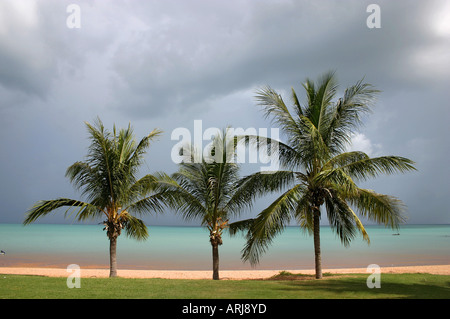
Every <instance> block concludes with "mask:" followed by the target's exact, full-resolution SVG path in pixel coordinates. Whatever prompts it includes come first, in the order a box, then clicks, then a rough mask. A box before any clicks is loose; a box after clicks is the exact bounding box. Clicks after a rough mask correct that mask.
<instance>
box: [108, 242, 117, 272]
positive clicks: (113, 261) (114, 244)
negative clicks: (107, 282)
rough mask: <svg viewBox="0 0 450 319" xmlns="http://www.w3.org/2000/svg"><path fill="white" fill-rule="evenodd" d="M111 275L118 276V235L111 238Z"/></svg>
mask: <svg viewBox="0 0 450 319" xmlns="http://www.w3.org/2000/svg"><path fill="white" fill-rule="evenodd" d="M109 277H117V236H112V237H110V238H109Z"/></svg>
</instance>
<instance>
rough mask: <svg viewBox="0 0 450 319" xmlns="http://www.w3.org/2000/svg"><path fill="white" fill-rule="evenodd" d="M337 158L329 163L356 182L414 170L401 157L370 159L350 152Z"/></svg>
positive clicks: (360, 153) (408, 160) (412, 165)
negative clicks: (381, 175)
mask: <svg viewBox="0 0 450 319" xmlns="http://www.w3.org/2000/svg"><path fill="white" fill-rule="evenodd" d="M338 157H339V158H335V159H333V160H332V161H330V162H329V163H330V164H331V165H332V166H335V167H337V168H335V169H336V170H342V171H344V172H345V173H346V174H348V175H349V176H351V177H352V178H355V179H358V180H367V179H368V178H372V177H377V176H378V175H380V174H386V175H391V174H394V173H397V172H399V173H405V172H408V171H413V170H416V168H415V167H414V164H415V163H414V162H413V161H411V160H410V159H407V158H405V157H401V156H381V157H375V158H370V157H369V156H367V155H366V154H364V153H362V152H350V153H348V154H347V153H343V154H340V155H339V156H338ZM331 171H332V170H331ZM331 171H330V172H331Z"/></svg>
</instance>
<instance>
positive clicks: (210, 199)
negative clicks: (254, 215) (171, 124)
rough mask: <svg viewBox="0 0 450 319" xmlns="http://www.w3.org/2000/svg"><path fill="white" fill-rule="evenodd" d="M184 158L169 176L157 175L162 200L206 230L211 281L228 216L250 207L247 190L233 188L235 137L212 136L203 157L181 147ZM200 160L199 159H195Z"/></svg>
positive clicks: (216, 274) (215, 275)
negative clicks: (207, 231) (243, 191)
mask: <svg viewBox="0 0 450 319" xmlns="http://www.w3.org/2000/svg"><path fill="white" fill-rule="evenodd" d="M184 151H185V152H188V153H189V154H183V156H184V158H185V159H186V160H185V161H183V162H182V163H180V164H179V170H178V171H177V172H176V173H174V174H172V176H170V177H169V176H167V175H165V176H160V177H159V178H158V179H159V180H160V186H161V185H162V188H163V189H164V194H165V195H164V196H165V203H166V205H168V206H170V207H171V208H173V209H175V210H176V212H177V213H180V214H182V216H183V217H184V218H185V219H186V220H199V221H201V225H202V226H205V227H207V229H208V230H209V241H210V243H211V247H212V259H213V280H219V246H220V245H222V243H223V238H222V235H223V231H224V229H226V228H227V227H228V222H229V219H230V218H232V217H236V216H238V214H239V213H240V212H241V211H242V209H243V208H244V207H249V206H250V201H249V198H250V196H248V194H247V193H240V192H239V189H238V188H236V184H237V182H238V180H239V176H238V172H239V166H238V164H237V163H236V160H235V156H236V152H235V151H236V144H235V139H234V137H233V136H231V134H227V131H225V132H222V133H218V134H217V135H215V136H214V138H213V139H212V143H211V147H210V148H209V149H208V152H209V154H208V155H207V156H202V155H198V153H196V152H195V150H194V147H192V146H189V147H188V148H184ZM199 159H200V160H199Z"/></svg>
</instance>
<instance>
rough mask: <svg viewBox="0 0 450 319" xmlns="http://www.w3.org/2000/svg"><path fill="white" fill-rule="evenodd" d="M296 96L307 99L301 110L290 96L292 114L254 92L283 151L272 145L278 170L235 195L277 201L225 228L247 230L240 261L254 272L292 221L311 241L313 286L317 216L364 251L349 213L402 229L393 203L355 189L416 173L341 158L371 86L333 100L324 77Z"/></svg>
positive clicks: (348, 155) (272, 97) (382, 160)
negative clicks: (269, 197)
mask: <svg viewBox="0 0 450 319" xmlns="http://www.w3.org/2000/svg"><path fill="white" fill-rule="evenodd" d="M303 88H304V89H305V93H306V102H305V103H303V104H300V102H299V99H298V97H297V94H296V92H295V91H294V89H292V95H291V98H292V103H293V105H292V111H290V110H289V109H288V107H287V106H286V104H285V102H284V100H283V98H282V97H281V95H279V94H278V93H277V92H276V91H275V90H273V89H272V88H270V87H265V88H262V89H260V90H258V91H257V96H256V98H257V100H258V102H259V104H260V105H261V106H262V107H263V109H264V112H265V115H266V117H272V119H273V121H274V123H276V124H278V125H279V127H280V129H281V130H282V132H283V133H284V135H285V136H286V143H283V142H280V141H278V148H279V152H278V153H279V161H280V164H281V166H282V168H283V169H281V170H279V171H277V172H274V173H273V174H267V172H265V173H261V172H259V173H255V174H252V175H250V176H247V177H245V178H244V179H242V180H241V181H240V183H239V187H240V188H242V189H243V190H244V189H247V190H253V197H256V196H259V195H262V194H265V193H267V192H275V191H278V192H281V193H282V194H281V195H280V196H279V197H278V198H277V199H276V200H275V201H274V202H273V203H272V204H270V205H269V207H267V208H266V209H264V210H263V211H262V212H261V213H259V214H258V216H257V217H256V218H254V219H250V220H246V221H242V222H240V223H234V224H232V225H231V226H232V230H233V232H236V231H238V230H243V229H247V230H248V232H247V243H246V245H245V247H244V249H243V253H242V258H243V259H244V260H249V261H250V262H251V263H252V264H256V263H258V261H259V257H260V255H261V254H262V253H263V252H265V251H266V249H267V248H268V246H269V244H270V243H271V241H272V240H273V238H274V237H275V236H276V235H277V234H278V233H280V232H281V231H282V230H283V229H284V227H285V226H287V225H288V224H289V223H290V222H291V221H296V222H297V223H298V224H299V225H300V226H301V227H302V228H304V229H306V230H308V232H309V233H310V234H313V237H314V252H315V271H316V278H318V279H320V278H322V266H321V250H320V219H321V216H322V213H323V208H325V211H326V214H327V217H328V220H329V223H330V226H331V227H332V229H333V230H334V231H335V232H336V233H337V235H338V236H339V238H340V240H341V242H342V243H343V244H344V245H345V246H347V245H349V243H350V241H351V240H352V239H353V238H354V237H355V236H356V234H357V232H358V231H359V232H360V233H361V234H362V236H363V239H364V240H366V241H367V242H368V243H369V242H370V241H369V236H368V234H367V232H366V230H365V229H364V226H363V224H362V222H361V220H360V219H359V218H358V216H357V214H356V213H355V211H354V210H353V209H356V210H357V211H359V213H360V215H361V216H363V217H365V218H367V219H369V220H372V221H376V222H377V223H383V224H385V225H387V226H390V227H393V228H397V227H398V226H399V224H400V223H401V222H403V221H404V217H403V214H402V211H403V208H404V205H403V203H402V202H401V201H400V200H399V199H397V198H395V197H393V196H389V195H384V194H379V193H377V192H375V191H373V190H369V189H363V188H359V187H358V186H357V184H356V182H358V181H364V180H366V179H368V178H372V177H376V176H378V175H379V174H382V173H384V174H391V173H394V172H406V171H410V170H414V169H415V168H414V166H413V165H414V162H412V161H411V160H409V159H407V158H404V157H400V156H381V157H375V158H371V157H369V156H368V155H367V154H365V153H363V152H357V151H355V152H347V151H346V147H348V144H349V143H350V142H351V137H352V134H353V133H354V132H355V131H356V129H358V127H359V126H360V125H361V124H362V122H361V116H362V115H363V114H365V113H368V112H369V111H370V109H371V106H372V103H373V102H374V99H375V96H376V94H377V93H378V92H379V91H378V90H376V89H374V88H373V86H372V85H370V84H367V83H363V82H362V80H361V81H358V82H357V83H356V84H355V85H353V86H350V87H348V88H347V89H346V90H345V92H344V95H343V96H342V97H341V98H339V99H337V100H336V95H337V90H338V85H337V82H336V79H335V76H334V73H333V72H329V73H327V74H325V75H324V76H323V77H321V78H320V79H319V80H318V81H317V83H314V82H313V81H311V80H309V79H307V80H306V82H305V83H304V84H303ZM272 142H273V141H272ZM269 143H270V140H269ZM323 205H324V207H322V206H323Z"/></svg>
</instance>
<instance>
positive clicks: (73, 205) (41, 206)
mask: <svg viewBox="0 0 450 319" xmlns="http://www.w3.org/2000/svg"><path fill="white" fill-rule="evenodd" d="M61 207H67V210H66V214H67V213H68V212H69V211H75V210H77V211H78V212H77V213H76V217H78V220H84V219H86V218H88V217H93V216H94V215H98V214H99V212H102V211H101V210H100V209H99V208H98V207H96V206H94V205H92V204H89V203H86V202H82V201H78V200H74V199H69V198H59V199H54V200H43V201H39V202H37V203H36V204H35V205H34V206H33V207H32V208H31V209H29V210H28V212H27V214H26V218H25V220H24V224H25V225H27V224H30V223H32V222H34V221H36V220H37V219H38V218H39V217H43V216H46V215H47V214H49V213H50V212H52V211H54V210H56V209H58V208H61Z"/></svg>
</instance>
